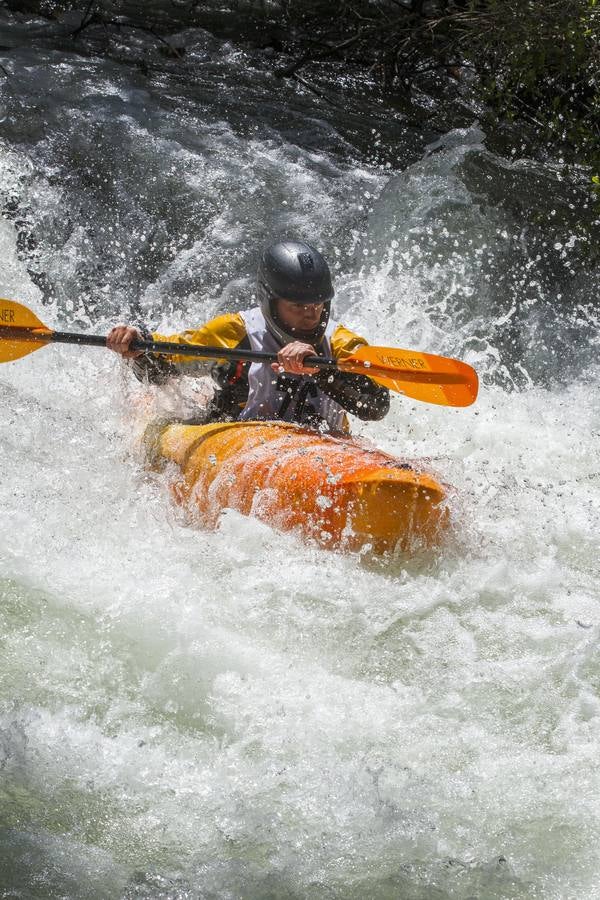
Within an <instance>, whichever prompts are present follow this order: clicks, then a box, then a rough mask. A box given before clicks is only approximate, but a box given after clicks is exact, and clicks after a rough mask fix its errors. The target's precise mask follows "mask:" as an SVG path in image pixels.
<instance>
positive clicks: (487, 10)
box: [4, 0, 600, 194]
mask: <svg viewBox="0 0 600 900" xmlns="http://www.w3.org/2000/svg"><path fill="white" fill-rule="evenodd" d="M4 3H5V4H6V5H7V6H9V7H10V8H12V9H13V10H17V11H22V12H37V13H41V14H42V15H45V16H48V15H50V16H59V15H61V14H63V13H64V11H65V10H79V11H80V13H81V23H80V25H79V27H77V28H75V29H74V30H73V35H74V38H78V37H79V36H80V35H81V33H82V31H84V30H86V29H88V28H89V27H90V26H92V27H93V26H96V25H104V26H105V27H106V28H113V29H115V28H117V29H118V28H119V27H138V28H143V29H145V30H147V31H150V32H151V33H152V34H154V35H155V36H156V38H157V41H162V42H163V47H162V51H163V53H164V51H165V47H164V44H165V40H164V36H165V35H168V34H169V33H170V32H171V33H174V32H177V30H178V29H181V28H182V27H186V26H197V27H202V28H206V29H207V30H209V31H213V32H214V33H215V34H220V35H227V36H231V37H233V36H235V37H236V38H237V39H238V40H245V41H247V42H250V43H253V44H254V45H255V46H262V47H267V46H270V47H272V48H274V49H275V50H276V51H279V52H277V53H276V55H275V57H274V62H273V64H274V66H275V68H276V72H277V74H278V75H279V76H280V77H282V78H293V79H296V80H298V81H301V82H302V83H304V84H306V85H307V86H308V87H313V88H314V87H315V86H314V79H317V80H318V76H319V74H320V73H323V72H324V71H326V70H332V69H333V70H337V71H338V72H339V71H340V70H341V71H343V72H345V73H348V74H355V75H357V77H358V78H359V79H360V78H364V77H365V75H366V76H367V77H368V80H370V82H371V83H374V84H375V85H376V86H377V87H378V88H379V89H380V90H382V91H383V92H385V93H386V94H388V95H393V96H396V97H397V98H398V99H400V100H403V101H404V102H409V101H410V97H411V95H412V93H413V92H414V91H415V89H417V88H419V86H420V85H423V84H424V83H426V82H427V80H429V81H428V86H430V85H431V83H432V80H433V79H437V81H438V84H439V83H443V82H444V81H445V82H446V83H450V82H452V81H454V83H455V84H458V85H459V86H460V84H463V85H465V86H466V87H465V91H464V94H465V96H466V95H467V94H469V93H471V92H474V95H475V96H476V97H478V98H479V99H480V100H481V101H482V102H483V103H484V104H485V106H486V107H487V116H488V118H489V116H490V114H491V116H492V117H493V118H494V119H495V123H496V124H500V125H501V124H502V122H506V121H509V122H515V123H517V124H519V125H524V126H525V128H526V133H527V138H528V142H529V147H528V150H529V152H534V153H536V154H539V155H541V156H544V155H547V156H549V157H551V158H552V159H553V160H555V161H557V162H558V161H560V159H562V160H563V162H564V164H565V165H566V166H571V165H577V164H579V165H582V166H584V167H585V168H586V170H587V172H588V175H587V177H588V178H590V177H592V179H593V180H592V185H593V186H595V187H596V188H597V190H598V192H599V194H600V0H227V2H223V0H85V2H84V0H4ZM180 49H181V52H182V54H183V53H184V52H185V50H184V48H179V47H174V48H173V50H174V51H175V52H174V55H175V56H177V52H178V51H179V50H180ZM311 79H313V83H312V84H311ZM315 90H316V93H319V90H318V88H316V89H315ZM489 124H492V125H493V124H494V123H493V122H492V123H489V122H487V121H486V130H487V129H488V127H489Z"/></svg>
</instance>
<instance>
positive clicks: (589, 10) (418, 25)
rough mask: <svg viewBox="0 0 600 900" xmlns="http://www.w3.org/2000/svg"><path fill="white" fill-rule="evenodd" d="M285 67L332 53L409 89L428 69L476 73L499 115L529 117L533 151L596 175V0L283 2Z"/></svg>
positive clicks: (599, 152) (599, 73)
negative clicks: (288, 58) (288, 60)
mask: <svg viewBox="0 0 600 900" xmlns="http://www.w3.org/2000/svg"><path fill="white" fill-rule="evenodd" d="M281 12H282V15H283V16H284V17H285V19H286V21H287V23H288V25H289V31H288V36H289V37H288V44H289V45H290V49H291V50H292V52H293V43H294V37H296V39H298V38H299V37H301V43H302V46H303V48H304V49H303V50H302V51H301V52H300V54H299V56H298V58H297V60H296V62H295V63H293V64H291V65H290V66H288V67H287V69H286V70H285V71H284V72H283V73H282V74H286V75H291V74H293V73H295V72H297V71H298V70H299V69H300V67H306V66H307V65H310V64H311V63H312V64H314V63H315V62H319V61H323V60H325V59H327V58H332V57H335V58H337V59H343V60H344V61H345V62H346V63H347V64H349V65H359V66H361V67H364V66H368V68H369V69H370V71H371V72H372V73H373V74H374V75H376V76H377V77H378V78H379V79H380V81H381V83H382V85H383V86H384V88H385V89H386V90H387V91H392V92H408V93H409V92H410V91H411V90H412V89H413V87H414V86H415V84H418V83H419V80H420V79H422V77H423V76H424V75H425V74H426V73H431V72H435V71H437V72H438V73H441V74H445V75H448V76H450V77H453V78H464V76H465V75H466V74H467V73H469V72H472V73H474V74H475V76H476V77H475V78H474V79H469V81H470V82H471V83H473V84H474V86H475V90H476V92H477V93H478V94H479V96H480V98H481V99H482V100H483V101H484V102H485V103H486V105H487V106H488V107H489V108H490V109H491V110H492V111H493V112H494V113H495V114H496V116H497V117H498V118H499V119H508V120H511V121H515V120H516V121H519V120H521V121H523V122H526V123H527V124H528V126H529V128H528V132H529V134H530V135H531V134H533V135H534V139H535V142H536V143H537V149H538V150H539V151H542V152H543V151H546V152H548V153H549V154H551V155H552V156H554V157H556V158H562V159H563V160H564V162H565V163H579V164H583V165H585V166H589V167H590V168H591V170H592V172H593V174H594V175H595V176H596V178H598V177H600V0H555V2H551V0H529V2H524V0H465V2H459V0H438V2H435V3H434V2H426V0H382V2H370V3H365V2H359V0H337V2H335V3H331V2H320V0H312V2H311V0H308V2H306V0H285V2H284V3H283V5H282V10H281Z"/></svg>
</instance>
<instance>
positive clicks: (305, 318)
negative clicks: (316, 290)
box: [275, 300, 325, 331]
mask: <svg viewBox="0 0 600 900" xmlns="http://www.w3.org/2000/svg"><path fill="white" fill-rule="evenodd" d="M275 302H276V304H277V317H278V318H279V320H280V321H281V322H283V324H284V325H285V326H286V328H288V329H289V330H290V331H314V330H315V329H316V327H317V325H318V324H319V322H320V320H321V316H322V314H323V307H324V306H325V304H324V303H293V302H292V301H291V300H276V301H275Z"/></svg>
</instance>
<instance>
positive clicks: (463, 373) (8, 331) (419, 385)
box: [0, 299, 478, 406]
mask: <svg viewBox="0 0 600 900" xmlns="http://www.w3.org/2000/svg"><path fill="white" fill-rule="evenodd" d="M50 343H54V344H57V343H61V344H85V345H89V346H91V347H106V337H105V336H101V335H95V334H73V333H72V332H66V331H52V330H51V329H50V328H48V327H47V326H46V325H44V323H43V322H40V320H39V319H38V318H37V316H36V315H35V314H34V313H33V312H31V310H30V309H28V308H27V307H26V306H23V305H22V304H21V303H17V302H16V301H15V300H3V299H0V363H3V362H11V361H13V360H15V359H20V358H21V357H23V356H27V354H28V353H33V352H34V351H35V350H38V349H39V348H40V346H42V345H44V344H50ZM131 349H132V350H150V351H152V352H154V353H160V354H162V355H164V356H168V355H177V356H200V357H203V358H208V359H238V360H243V361H245V362H256V361H258V362H276V361H277V357H276V356H275V355H274V354H272V353H259V352H257V351H253V350H230V349H228V348H226V347H199V346H196V345H193V344H183V345H182V344H174V343H171V342H169V341H135V342H133V343H132V344H131ZM304 362H305V364H306V365H307V366H315V367H317V368H331V367H332V366H335V367H337V368H338V369H341V370H342V371H344V372H353V373H357V374H360V375H368V377H369V378H372V379H373V380H374V381H376V382H378V384H383V385H385V386H386V387H388V388H390V389H391V390H393V391H398V392H399V393H401V394H405V395H406V396H407V397H411V398H412V399H414V400H423V401H424V402H426V403H438V404H440V405H442V406H470V404H471V403H473V402H474V401H475V399H476V398H477V389H478V379H477V373H476V372H475V370H474V369H472V368H471V366H468V365H467V364H466V363H464V362H461V361H460V360H457V359H449V358H447V357H445V356H434V355H433V354H431V353H419V352H418V351H416V350H400V349H398V348H393V347H371V346H363V347H360V348H359V349H358V350H357V351H356V352H355V353H353V354H352V355H351V356H349V357H347V358H346V359H339V360H335V359H326V358H324V357H317V356H309V357H306V359H305V360H304Z"/></svg>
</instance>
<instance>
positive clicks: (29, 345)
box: [0, 298, 52, 363]
mask: <svg viewBox="0 0 600 900" xmlns="http://www.w3.org/2000/svg"><path fill="white" fill-rule="evenodd" d="M51 340H52V331H51V330H50V329H49V328H47V327H46V326H45V325H44V323H43V322H40V320H39V319H38V317H37V316H36V315H34V314H33V313H32V312H31V310H30V309H27V307H26V306H23V304H22V303H16V302H15V301H14V300H5V299H3V298H0V363H3V362H11V361H12V360H13V359H20V358H21V357H22V356H27V354H28V353H33V351H34V350H38V349H39V348H40V347H41V346H42V344H47V343H48V342H49V341H51Z"/></svg>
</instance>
